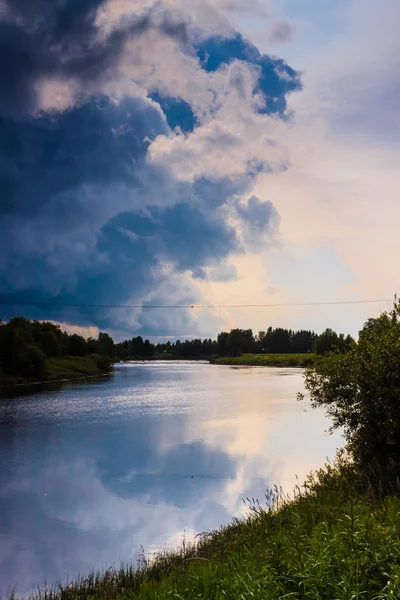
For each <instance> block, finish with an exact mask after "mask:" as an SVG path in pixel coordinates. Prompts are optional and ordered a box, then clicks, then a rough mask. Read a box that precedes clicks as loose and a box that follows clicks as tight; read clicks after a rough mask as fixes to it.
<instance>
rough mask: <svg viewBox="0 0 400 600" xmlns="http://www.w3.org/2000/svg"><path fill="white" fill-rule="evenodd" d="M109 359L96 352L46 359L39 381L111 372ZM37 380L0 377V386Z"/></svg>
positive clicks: (100, 374)
mask: <svg viewBox="0 0 400 600" xmlns="http://www.w3.org/2000/svg"><path fill="white" fill-rule="evenodd" d="M112 370H113V369H112V364H111V361H110V360H109V359H108V358H107V357H105V356H100V355H98V354H93V355H90V356H82V357H80V356H60V357H51V358H50V357H49V358H47V359H46V363H45V368H44V372H43V376H42V377H41V378H40V381H43V382H46V381H58V380H60V379H78V378H82V377H97V376H99V377H100V376H102V375H105V374H108V373H111V372H112ZM36 381H37V380H35V379H29V378H26V377H9V376H2V377H0V388H1V387H12V386H14V385H24V384H31V383H36Z"/></svg>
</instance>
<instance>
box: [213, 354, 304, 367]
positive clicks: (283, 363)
mask: <svg viewBox="0 0 400 600" xmlns="http://www.w3.org/2000/svg"><path fill="white" fill-rule="evenodd" d="M315 358H316V356H315V354H242V356H223V357H219V358H215V359H212V360H211V361H210V362H212V364H216V365H238V366H240V365H243V366H248V367H253V366H254V367H307V366H308V365H311V364H312V363H313V362H314V360H315Z"/></svg>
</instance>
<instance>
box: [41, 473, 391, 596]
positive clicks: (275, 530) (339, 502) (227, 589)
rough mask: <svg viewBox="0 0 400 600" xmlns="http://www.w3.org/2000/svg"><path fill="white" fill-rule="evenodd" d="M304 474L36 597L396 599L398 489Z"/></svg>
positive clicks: (330, 475) (349, 475) (333, 475)
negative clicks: (204, 527) (214, 521)
mask: <svg viewBox="0 0 400 600" xmlns="http://www.w3.org/2000/svg"><path fill="white" fill-rule="evenodd" d="M321 473H322V472H320V473H319V474H318V476H315V477H310V478H309V480H308V481H307V482H306V484H305V485H304V486H302V487H301V488H300V487H297V488H296V490H295V493H294V497H292V499H289V498H288V497H286V496H285V495H284V494H283V493H282V492H281V491H280V490H278V489H276V488H275V489H274V490H272V492H270V493H268V494H267V495H266V498H265V501H264V503H263V505H261V504H260V503H259V502H257V501H255V500H249V499H247V501H246V503H247V505H248V509H249V510H248V514H247V516H246V517H245V518H243V519H241V520H234V521H233V522H232V523H231V524H230V525H227V526H225V527H222V528H220V529H219V530H217V531H213V532H210V533H204V534H202V535H201V536H199V538H198V541H197V543H196V544H195V545H187V544H183V546H182V548H181V549H180V551H179V552H176V553H164V554H161V555H159V556H158V557H156V559H154V560H153V561H148V560H146V558H145V556H144V555H143V556H142V557H141V561H140V564H139V567H138V568H137V569H134V568H132V567H130V566H127V565H123V566H122V567H121V568H120V569H117V570H114V569H109V570H107V571H105V572H103V573H92V574H91V575H89V576H87V577H84V578H80V579H78V580H77V581H76V582H74V583H72V584H70V585H65V586H59V587H58V588H57V589H53V590H50V589H47V590H38V591H37V592H36V593H35V594H34V597H35V598H36V599H37V600H39V599H40V600H72V599H82V600H88V599H89V598H90V599H99V600H100V599H108V600H110V599H119V598H132V599H138V600H139V599H140V600H156V599H157V600H163V599H165V600H167V599H168V600H171V599H177V600H194V599H200V598H201V599H204V600H226V599H232V600H251V599H254V600H258V599H259V600H263V599H265V600H275V599H276V600H278V599H279V600H281V599H289V598H290V599H305V598H307V599H310V600H311V599H312V600H322V599H326V600H334V599H340V600H341V599H343V600H344V599H346V600H350V599H359V600H361V599H363V600H365V599H368V600H384V599H392V600H394V599H399V598H400V493H399V492H398V489H397V490H395V491H394V493H392V494H390V495H387V496H384V495H380V494H379V492H376V491H374V490H376V489H377V488H376V486H365V485H364V484H363V486H362V488H360V482H359V479H358V478H357V477H355V476H354V475H353V474H352V472H351V470H347V471H346V472H345V471H344V470H343V469H342V470H341V471H340V470H337V469H331V470H330V471H329V470H328V471H327V472H325V473H324V474H323V476H322V477H321Z"/></svg>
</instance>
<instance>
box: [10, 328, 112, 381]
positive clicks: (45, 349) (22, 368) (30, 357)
mask: <svg viewBox="0 0 400 600" xmlns="http://www.w3.org/2000/svg"><path fill="white" fill-rule="evenodd" d="M88 355H98V356H99V357H100V356H102V357H107V358H108V361H103V367H101V366H100V364H102V363H101V361H100V362H99V368H106V364H105V363H106V362H109V361H110V360H112V359H113V358H114V357H115V344H114V341H113V340H112V338H111V337H110V336H109V335H108V334H107V333H99V335H98V337H97V339H94V338H88V339H85V338H84V337H82V336H81V335H78V334H69V333H67V332H66V331H62V330H61V327H60V326H59V325H55V324H54V323H49V322H40V321H30V320H29V319H26V318H25V317H15V318H13V319H11V320H10V321H8V322H7V323H4V322H2V321H0V375H8V376H12V377H13V376H14V377H27V378H33V379H40V378H41V377H42V376H43V373H44V371H45V367H46V359H47V358H50V357H61V356H78V357H83V356H88Z"/></svg>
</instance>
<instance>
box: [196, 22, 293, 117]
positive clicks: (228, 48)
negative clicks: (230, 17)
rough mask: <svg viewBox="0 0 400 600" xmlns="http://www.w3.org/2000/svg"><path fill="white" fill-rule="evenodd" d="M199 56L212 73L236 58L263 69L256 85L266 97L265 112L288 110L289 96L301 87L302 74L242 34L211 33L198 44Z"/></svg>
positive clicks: (257, 89) (256, 90) (281, 112)
mask: <svg viewBox="0 0 400 600" xmlns="http://www.w3.org/2000/svg"><path fill="white" fill-rule="evenodd" d="M197 55H198V57H199V59H200V61H201V64H202V66H203V69H205V70H206V71H209V72H212V71H216V70H217V69H219V68H220V67H221V66H223V65H226V64H229V63H231V62H232V61H234V60H240V61H245V62H247V63H250V64H252V65H255V66H257V67H258V68H259V70H260V76H259V79H258V85H257V88H256V89H255V90H254V92H255V93H257V92H259V93H261V94H262V95H263V97H264V100H265V106H264V108H261V109H260V113H262V114H264V113H265V114H274V113H278V114H280V115H283V114H284V113H285V110H286V95H287V94H288V93H290V92H294V91H298V90H300V89H301V81H300V78H299V74H298V73H297V72H296V71H295V70H294V69H292V68H291V67H290V66H289V65H288V64H287V63H286V62H285V61H284V60H282V59H281V58H275V57H273V58H271V57H270V56H268V55H266V54H261V53H260V52H259V50H258V49H257V48H256V47H255V46H254V45H253V44H252V43H251V42H249V41H248V40H246V39H245V38H244V37H243V36H242V35H241V34H240V33H238V34H237V35H236V36H235V37H232V38H225V37H222V36H218V35H217V36H212V37H209V38H206V39H205V40H203V41H202V42H201V43H200V44H198V46H197Z"/></svg>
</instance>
